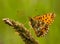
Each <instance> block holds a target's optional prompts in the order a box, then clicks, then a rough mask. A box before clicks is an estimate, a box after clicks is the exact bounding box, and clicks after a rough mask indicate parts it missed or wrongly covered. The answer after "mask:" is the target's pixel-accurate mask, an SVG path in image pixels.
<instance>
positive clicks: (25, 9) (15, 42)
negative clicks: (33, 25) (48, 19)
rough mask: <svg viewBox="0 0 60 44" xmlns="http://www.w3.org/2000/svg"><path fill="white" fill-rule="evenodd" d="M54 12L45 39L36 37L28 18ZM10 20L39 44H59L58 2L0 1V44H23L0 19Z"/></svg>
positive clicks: (42, 0) (51, 0)
mask: <svg viewBox="0 0 60 44" xmlns="http://www.w3.org/2000/svg"><path fill="white" fill-rule="evenodd" d="M50 12H54V13H55V14H56V18H55V21H54V23H53V24H52V25H51V26H50V28H49V29H50V30H49V32H48V34H47V35H46V36H45V37H36V36H35V33H34V31H33V29H30V27H29V19H28V17H34V16H36V15H41V14H45V13H50ZM3 18H11V19H14V20H16V21H19V22H21V23H23V24H24V25H25V27H26V28H28V30H30V32H31V33H32V35H33V37H34V38H35V39H36V40H37V41H38V42H39V43H40V44H60V32H59V31H60V21H59V20H60V0H0V44H24V42H23V41H22V39H21V37H19V36H18V35H17V34H16V33H15V31H14V29H12V27H10V26H8V25H6V24H5V23H4V22H3V21H2V19H3Z"/></svg>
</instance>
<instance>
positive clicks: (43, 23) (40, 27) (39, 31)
mask: <svg viewBox="0 0 60 44" xmlns="http://www.w3.org/2000/svg"><path fill="white" fill-rule="evenodd" d="M54 18H55V13H47V14H44V15H42V16H35V17H33V18H31V17H30V18H29V20H30V25H31V26H32V28H33V29H34V31H35V33H36V35H37V36H38V37H40V36H44V35H46V34H47V32H48V29H49V25H51V23H52V22H53V21H54Z"/></svg>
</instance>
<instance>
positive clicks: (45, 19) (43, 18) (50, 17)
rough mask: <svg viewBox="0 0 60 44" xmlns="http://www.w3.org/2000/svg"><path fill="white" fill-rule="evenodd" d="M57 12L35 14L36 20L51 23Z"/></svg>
mask: <svg viewBox="0 0 60 44" xmlns="http://www.w3.org/2000/svg"><path fill="white" fill-rule="evenodd" d="M54 17H55V13H47V14H45V15H43V16H35V17H34V19H35V20H40V21H43V22H44V23H46V24H48V25H50V24H51V23H52V22H53V21H54Z"/></svg>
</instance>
